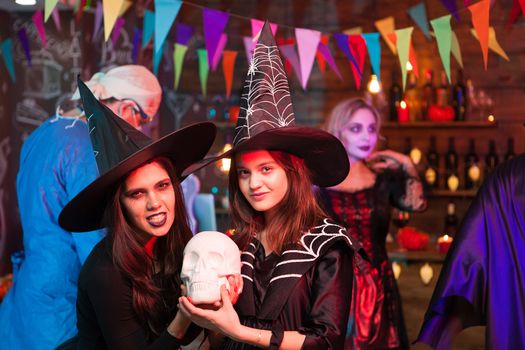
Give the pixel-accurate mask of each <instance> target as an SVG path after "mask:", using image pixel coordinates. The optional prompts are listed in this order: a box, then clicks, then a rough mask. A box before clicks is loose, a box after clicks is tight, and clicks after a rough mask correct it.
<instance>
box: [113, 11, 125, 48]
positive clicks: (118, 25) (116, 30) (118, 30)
mask: <svg viewBox="0 0 525 350" xmlns="http://www.w3.org/2000/svg"><path fill="white" fill-rule="evenodd" d="M124 23H126V21H125V20H124V18H122V17H119V18H117V21H116V22H115V26H114V27H113V31H112V32H111V42H112V43H113V47H115V45H117V41H118V39H119V38H120V33H121V31H122V27H123V26H124Z"/></svg>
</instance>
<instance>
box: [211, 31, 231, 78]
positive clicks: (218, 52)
mask: <svg viewBox="0 0 525 350" xmlns="http://www.w3.org/2000/svg"><path fill="white" fill-rule="evenodd" d="M226 42H228V35H227V34H225V33H222V34H221V38H220V39H219V44H218V45H217V50H216V51H215V56H213V59H212V61H211V70H212V71H213V72H215V70H217V65H218V64H219V60H220V59H221V57H222V52H223V51H224V48H225V47H226Z"/></svg>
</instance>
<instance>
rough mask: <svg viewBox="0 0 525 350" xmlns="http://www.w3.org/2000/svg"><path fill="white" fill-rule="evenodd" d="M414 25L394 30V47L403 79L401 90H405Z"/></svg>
mask: <svg viewBox="0 0 525 350" xmlns="http://www.w3.org/2000/svg"><path fill="white" fill-rule="evenodd" d="M413 30H414V27H408V28H403V29H398V30H396V38H397V40H396V48H397V54H398V57H399V64H400V65H401V75H402V79H403V90H405V85H406V77H407V62H408V57H409V52H410V41H411V40H410V39H411V37H412V31H413Z"/></svg>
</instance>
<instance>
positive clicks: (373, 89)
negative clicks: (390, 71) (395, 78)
mask: <svg viewBox="0 0 525 350" xmlns="http://www.w3.org/2000/svg"><path fill="white" fill-rule="evenodd" d="M368 91H369V92H370V93H371V94H374V95H375V94H378V93H379V92H380V91H381V84H380V83H379V80H377V75H375V74H372V75H371V76H370V81H369V82H368Z"/></svg>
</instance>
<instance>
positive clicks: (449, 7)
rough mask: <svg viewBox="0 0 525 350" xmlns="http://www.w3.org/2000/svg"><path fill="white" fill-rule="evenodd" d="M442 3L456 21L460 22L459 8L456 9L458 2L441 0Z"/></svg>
mask: <svg viewBox="0 0 525 350" xmlns="http://www.w3.org/2000/svg"><path fill="white" fill-rule="evenodd" d="M441 3H442V4H443V6H445V8H446V9H447V10H448V12H450V14H451V15H452V16H454V19H455V20H456V21H459V15H458V8H457V7H456V0H441Z"/></svg>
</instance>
